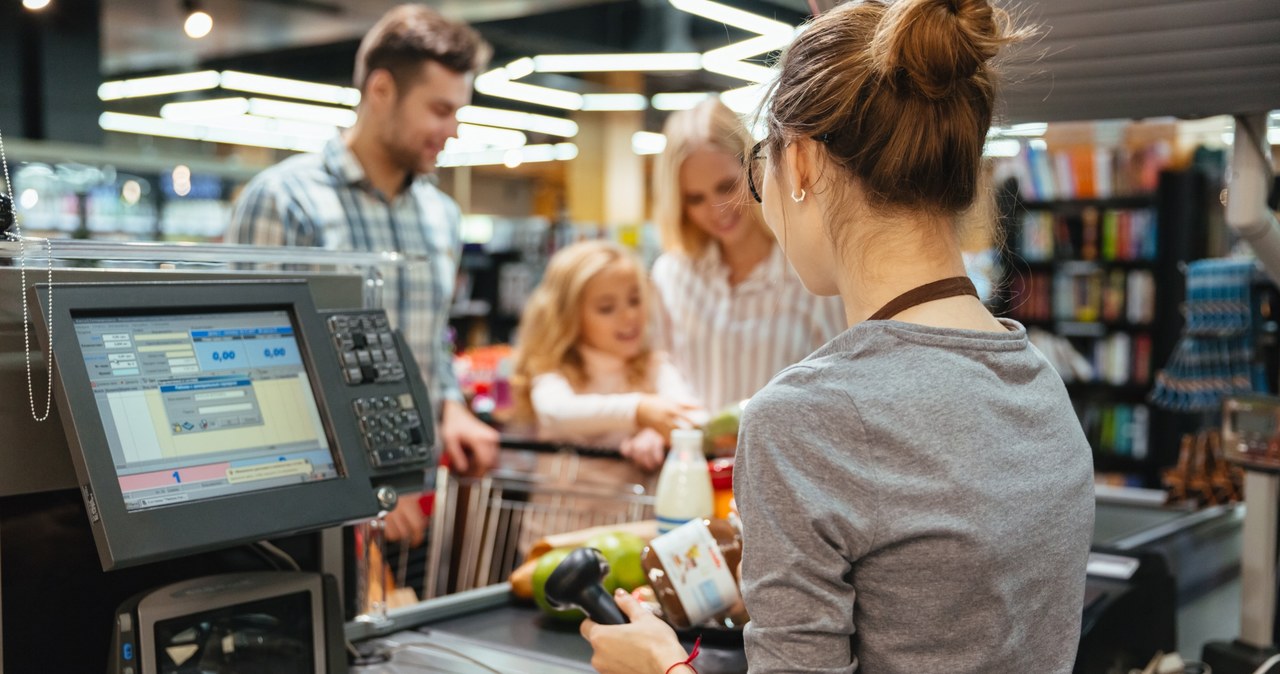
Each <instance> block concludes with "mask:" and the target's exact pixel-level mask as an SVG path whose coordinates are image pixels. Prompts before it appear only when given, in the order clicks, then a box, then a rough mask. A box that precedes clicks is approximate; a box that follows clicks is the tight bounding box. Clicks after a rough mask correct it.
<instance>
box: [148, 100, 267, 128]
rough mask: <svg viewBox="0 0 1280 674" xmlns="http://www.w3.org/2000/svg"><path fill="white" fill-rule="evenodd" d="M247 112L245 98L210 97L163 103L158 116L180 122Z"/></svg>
mask: <svg viewBox="0 0 1280 674" xmlns="http://www.w3.org/2000/svg"><path fill="white" fill-rule="evenodd" d="M248 112H249V99H247V98H240V97H236V98H211V99H208V100H204V101H184V102H181V103H165V104H164V105H162V106H160V116H161V117H163V118H164V119H172V120H177V121H180V122H201V121H205V120H210V119H217V118H220V117H238V116H240V115H243V114H246V113H248Z"/></svg>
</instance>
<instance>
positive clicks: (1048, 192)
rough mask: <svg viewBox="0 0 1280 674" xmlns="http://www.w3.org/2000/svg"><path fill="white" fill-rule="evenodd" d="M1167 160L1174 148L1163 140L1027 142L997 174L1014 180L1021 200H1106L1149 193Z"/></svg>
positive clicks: (1153, 188)
mask: <svg viewBox="0 0 1280 674" xmlns="http://www.w3.org/2000/svg"><path fill="white" fill-rule="evenodd" d="M1171 160H1172V149H1171V147H1170V146H1169V144H1168V142H1167V141H1163V140H1161V141H1156V142H1153V143H1149V144H1146V145H1142V146H1137V147H1131V146H1122V147H1106V146H1094V145H1073V146H1062V147H1053V148H1049V147H1047V146H1044V145H1043V144H1042V143H1040V144H1037V143H1034V142H1031V143H1028V144H1027V145H1025V146H1023V149H1022V151H1021V152H1020V153H1018V155H1017V156H1014V157H1010V158H1008V159H1006V160H1004V163H1003V164H1002V165H1001V166H1000V167H999V169H998V173H999V175H1001V176H1005V177H1012V178H1013V179H1015V180H1016V181H1017V183H1018V192H1019V194H1020V195H1021V196H1022V199H1023V200H1025V201H1068V200H1076V199H1110V198H1114V197H1117V196H1129V195H1135V194H1148V193H1151V192H1153V191H1154V190H1155V188H1156V184H1157V183H1158V182H1159V174H1160V171H1161V170H1162V169H1165V168H1167V167H1168V166H1169V164H1170V162H1171Z"/></svg>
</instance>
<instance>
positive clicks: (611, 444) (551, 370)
mask: <svg viewBox="0 0 1280 674" xmlns="http://www.w3.org/2000/svg"><path fill="white" fill-rule="evenodd" d="M647 291H648V281H647V279H646V277H645V274H644V271H643V270H642V269H641V267H640V265H639V263H638V262H637V261H636V260H635V258H634V257H632V255H631V254H630V253H629V252H628V251H627V250H626V249H625V248H623V247H622V246H620V245H618V244H616V243H612V242H608V241H586V242H582V243H576V244H573V245H571V246H568V247H566V248H564V249H562V250H561V251H559V252H558V253H556V254H555V255H554V256H553V257H552V258H551V262H550V263H549V264H548V265H547V270H546V274H545V275H544V277H543V280H542V283H541V285H539V286H538V288H537V289H536V290H535V291H534V292H533V295H532V296H531V297H530V298H529V303H528V305H526V307H525V311H524V316H523V317H522V318H521V321H520V344H519V346H518V348H517V351H516V365H515V372H514V376H513V377H512V384H513V386H514V388H515V393H516V405H517V415H518V416H520V417H522V418H523V419H525V420H528V421H534V422H536V423H537V426H538V434H539V436H540V437H541V438H543V439H547V440H555V441H562V442H570V443H573V444H577V445H586V446H590V447H600V448H608V449H617V450H618V451H619V452H620V453H621V454H622V456H624V457H626V458H627V459H628V462H627V463H623V462H618V461H609V462H606V461H598V462H593V465H592V468H591V471H592V474H591V475H590V476H589V479H590V480H591V481H596V482H611V483H615V484H621V483H626V484H644V483H645V482H647V474H648V473H652V472H653V471H654V470H656V469H657V468H658V467H660V466H661V465H662V461H663V458H664V448H665V445H666V442H665V440H666V438H667V437H668V435H669V434H670V432H671V430H672V429H673V428H677V427H680V426H688V425H691V423H692V422H691V420H690V416H691V415H696V414H698V413H699V410H698V408H697V405H695V404H694V399H693V395H692V393H691V392H690V390H689V387H688V386H687V385H686V384H685V382H684V380H683V378H682V377H681V376H680V373H679V372H678V371H677V370H676V368H675V366H673V365H672V364H671V363H670V362H669V361H668V360H667V359H666V357H665V356H662V355H659V354H657V353H655V352H653V351H652V350H651V349H650V347H649V338H648V330H647V326H646V320H647V318H648V316H649V310H648V306H647V303H648V299H647ZM594 464H598V465H594ZM608 464H613V465H614V466H620V467H610V466H609V465H608Z"/></svg>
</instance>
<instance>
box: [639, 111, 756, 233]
mask: <svg viewBox="0 0 1280 674" xmlns="http://www.w3.org/2000/svg"><path fill="white" fill-rule="evenodd" d="M662 132H663V133H664V134H665V135H666V137H667V147H666V149H664V150H663V151H662V154H660V155H658V161H657V164H656V165H655V167H654V178H653V180H654V191H655V192H656V193H657V198H656V200H655V202H654V209H653V210H654V213H653V217H654V220H655V221H657V223H658V233H659V234H660V235H661V237H662V249H663V250H665V251H668V252H677V253H683V254H684V255H685V256H686V257H690V258H696V257H698V256H699V255H701V254H702V251H703V250H704V249H705V248H706V247H707V242H708V241H709V240H710V237H709V236H708V235H707V233H706V232H703V231H702V230H701V229H699V228H698V227H697V226H696V225H694V224H693V223H691V222H689V221H688V220H687V219H686V218H685V214H684V193H683V190H682V189H681V188H680V168H681V167H682V166H684V162H685V160H686V159H688V158H689V155H691V154H693V153H694V152H697V151H698V150H701V149H704V148H710V149H713V150H718V151H720V152H724V153H725V154H729V155H732V156H734V157H737V158H738V159H739V160H744V159H745V158H746V157H747V155H748V154H749V153H750V152H751V146H752V145H753V144H754V141H753V140H752V138H751V134H750V133H748V132H747V129H746V127H745V126H743V125H742V119H741V118H739V117H738V115H737V113H735V112H734V111H732V110H730V109H729V108H728V107H726V106H725V104H724V103H721V102H720V99H718V98H711V99H708V100H706V101H703V102H702V103H700V104H698V105H697V107H694V108H691V109H689V110H681V111H679V112H676V113H673V114H672V115H671V116H670V117H668V118H667V123H666V124H665V125H664V126H663V127H662ZM743 166H744V169H743V170H744V172H745V166H746V164H745V163H744V164H743ZM742 179H743V180H745V179H746V177H745V173H744V175H743V178H742ZM742 208H743V213H744V215H746V217H747V218H748V219H750V220H751V221H753V222H754V223H755V225H756V226H757V227H759V228H760V229H761V230H762V231H764V232H765V234H767V235H768V236H769V238H770V239H772V238H773V234H772V233H771V232H770V231H769V228H768V227H766V226H765V223H764V217H763V215H762V214H761V212H760V206H759V205H758V204H756V203H755V202H754V201H751V200H749V199H744V200H743V206H742Z"/></svg>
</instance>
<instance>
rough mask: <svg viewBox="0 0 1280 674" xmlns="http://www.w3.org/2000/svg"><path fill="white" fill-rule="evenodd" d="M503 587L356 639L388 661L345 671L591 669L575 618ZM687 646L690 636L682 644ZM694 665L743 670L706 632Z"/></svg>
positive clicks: (713, 673) (515, 673) (553, 672)
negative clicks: (520, 600)
mask: <svg viewBox="0 0 1280 674" xmlns="http://www.w3.org/2000/svg"><path fill="white" fill-rule="evenodd" d="M507 592H508V590H507V586H506V585H505V584H504V585H499V586H494V587H493V588H484V589H482V590H476V591H473V592H467V593H462V594H460V595H454V596H453V597H449V598H445V599H455V600H456V598H459V597H461V598H462V599H463V601H461V602H457V603H456V604H455V606H454V607H452V609H450V610H447V611H444V612H442V613H441V614H439V615H438V617H432V616H427V619H426V620H425V622H422V623H420V624H422V626H421V627H419V628H417V629H415V630H404V631H399V632H395V633H393V634H390V635H388V636H385V637H382V638H379V639H374V640H372V641H370V642H368V643H366V644H363V645H362V650H363V648H364V647H367V646H374V645H376V646H379V647H383V648H389V649H390V650H392V651H393V655H392V660H391V662H389V663H385V664H381V665H372V666H362V667H353V668H352V670H351V672H352V674H411V673H417V672H441V673H447V674H472V673H474V672H493V671H497V672H503V673H504V674H506V673H507V672H510V673H512V674H528V673H531V672H538V673H539V674H571V673H573V674H576V673H577V672H591V671H594V670H592V668H591V665H590V662H591V647H590V646H589V645H588V644H587V642H586V641H585V640H583V638H582V636H581V635H579V634H578V628H577V625H576V624H574V623H564V622H561V621H557V620H554V619H551V618H547V617H545V616H543V615H542V613H541V612H540V611H539V610H538V609H537V608H535V607H533V606H528V605H523V604H514V603H511V602H510V601H509V600H507V599H506V595H507ZM434 601H439V600H434ZM428 603H429V604H430V603H433V602H428ZM404 617H406V618H407V616H404ZM441 647H443V649H442V648H441ZM692 647H693V643H692V640H691V639H690V640H688V641H687V642H686V643H685V648H686V649H691V648H692ZM444 649H447V650H444ZM460 656H465V657H460ZM467 658H471V659H473V660H475V661H477V662H478V663H480V664H477V662H472V661H470V660H468V659H467ZM697 665H698V671H699V672H701V673H702V674H743V673H745V672H746V671H747V665H746V656H745V655H744V654H743V652H742V648H741V645H733V644H732V640H729V643H718V642H717V640H715V639H714V638H712V636H710V635H709V636H708V638H706V639H704V641H703V645H702V651H701V654H700V655H699V656H698V660H697Z"/></svg>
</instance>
